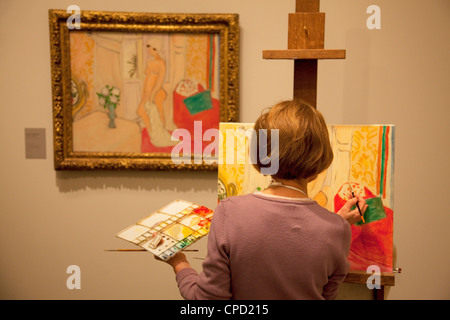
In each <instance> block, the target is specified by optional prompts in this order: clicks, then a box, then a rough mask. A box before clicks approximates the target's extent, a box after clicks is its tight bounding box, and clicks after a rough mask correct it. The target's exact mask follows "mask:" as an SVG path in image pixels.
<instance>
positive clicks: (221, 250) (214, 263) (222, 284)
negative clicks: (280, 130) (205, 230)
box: [176, 202, 231, 300]
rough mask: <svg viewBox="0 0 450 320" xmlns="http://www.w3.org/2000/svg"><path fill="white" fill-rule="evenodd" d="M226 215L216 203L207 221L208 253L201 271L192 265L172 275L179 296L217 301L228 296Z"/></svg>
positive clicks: (229, 278)
mask: <svg viewBox="0 0 450 320" xmlns="http://www.w3.org/2000/svg"><path fill="white" fill-rule="evenodd" d="M225 222H226V214H225V209H224V205H223V203H222V202H221V203H219V205H218V206H217V208H216V210H214V216H213V219H212V221H211V228H210V231H209V235H208V253H207V256H206V259H205V261H204V262H203V271H202V272H201V273H200V274H198V273H197V272H196V271H195V270H194V269H192V268H186V269H182V270H180V271H179V272H178V273H177V275H176V280H177V283H178V287H179V289H180V293H181V296H182V297H183V298H184V299H186V300H208V299H210V300H219V299H230V298H231V273H230V267H229V255H228V252H227V247H226V232H225Z"/></svg>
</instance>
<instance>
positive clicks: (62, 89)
mask: <svg viewBox="0 0 450 320" xmlns="http://www.w3.org/2000/svg"><path fill="white" fill-rule="evenodd" d="M70 16H71V14H70V13H67V12H66V11H64V10H49V25H50V51H51V79H52V80H51V81H52V100H53V146H54V167H55V170H91V169H106V170H111V169H112V170H123V169H131V170H184V169H187V170H216V169H217V164H207V163H205V162H204V161H203V163H202V164H194V162H193V161H192V162H191V164H174V163H173V162H172V160H171V157H170V154H160V153H158V154H157V153H136V154H135V153H105V152H95V153H94V152H74V151H73V141H72V138H73V135H72V120H73V119H72V112H71V109H72V101H71V87H70V86H71V68H70V65H71V64H70V42H69V34H70V32H72V30H70V29H69V28H68V27H67V24H66V22H67V20H68V18H69V17H70ZM80 22H81V24H80V27H81V30H83V31H114V32H135V33H136V32H159V33H215V34H219V37H220V61H219V64H220V66H219V68H220V78H219V79H220V121H221V122H235V121H238V110H239V108H238V103H239V16H238V15H237V14H174V13H168V14H161V13H134V12H104V11H81V14H80Z"/></svg>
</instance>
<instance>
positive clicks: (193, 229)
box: [116, 200, 213, 260]
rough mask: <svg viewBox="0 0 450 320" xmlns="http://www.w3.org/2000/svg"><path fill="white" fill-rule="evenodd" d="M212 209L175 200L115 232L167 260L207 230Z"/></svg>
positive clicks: (203, 234) (118, 235)
mask: <svg viewBox="0 0 450 320" xmlns="http://www.w3.org/2000/svg"><path fill="white" fill-rule="evenodd" d="M212 217H213V210H211V209H209V208H207V207H205V206H201V205H198V204H195V203H192V202H189V201H184V200H175V201H173V202H171V203H169V204H167V205H166V206H164V207H163V208H161V209H159V210H157V211H155V212H153V213H151V214H150V215H149V216H147V217H146V218H144V219H142V220H140V221H138V222H137V223H135V224H133V225H131V226H129V227H128V228H126V229H124V230H122V231H120V232H119V233H118V234H117V235H116V236H117V237H118V238H121V239H123V240H126V241H128V242H131V243H133V244H136V245H138V246H140V247H142V248H144V249H146V250H148V251H150V252H151V253H153V254H154V255H155V256H157V257H159V258H160V259H162V260H168V259H169V258H170V257H172V256H173V255H174V254H175V253H177V252H178V251H180V250H183V249H184V248H186V247H188V246H190V245H191V244H193V243H194V242H196V241H197V240H198V239H200V238H202V237H203V236H205V235H207V234H208V233H209V227H210V224H211V219H212Z"/></svg>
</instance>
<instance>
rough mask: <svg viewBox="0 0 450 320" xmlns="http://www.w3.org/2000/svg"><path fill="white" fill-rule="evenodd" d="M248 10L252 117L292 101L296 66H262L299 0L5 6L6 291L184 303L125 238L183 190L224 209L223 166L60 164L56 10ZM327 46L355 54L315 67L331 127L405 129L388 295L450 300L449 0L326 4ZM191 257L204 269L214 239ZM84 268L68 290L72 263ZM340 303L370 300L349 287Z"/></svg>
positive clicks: (243, 89)
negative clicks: (36, 146)
mask: <svg viewBox="0 0 450 320" xmlns="http://www.w3.org/2000/svg"><path fill="white" fill-rule="evenodd" d="M70 4H77V5H78V6H80V7H81V9H84V10H109V11H145V12H196V13H200V12H211V13H238V14H239V15H240V26H241V69H240V70H241V78H240V81H241V84H240V93H241V98H240V103H241V118H240V120H241V121H243V122H252V121H254V120H255V118H256V117H257V116H258V114H259V113H260V111H261V110H262V109H263V107H265V106H268V105H271V104H273V103H274V102H277V101H278V100H281V99H288V98H291V97H292V72H293V65H292V62H289V61H264V60H262V58H261V57H262V50H264V49H285V48H286V47H287V15H288V13H291V12H294V10H295V5H294V4H295V1H294V0H289V1H288V0H283V1H280V0H264V1H261V0H245V1H242V0H227V1H218V0H209V1H206V0H190V1H184V0H171V1H167V0H151V1H150V0H129V1H125V2H124V1H106V0H89V1H86V0H77V1H56V0H39V1H26V0H14V1H12V0H2V1H0V43H1V50H0V70H1V71H0V72H1V77H0V92H1V95H0V97H1V110H2V114H1V117H0V132H1V134H0V141H1V144H0V145H1V146H2V148H3V150H4V151H3V154H2V158H1V160H0V161H1V166H0V177H1V180H0V188H1V189H0V200H1V201H0V298H2V299H180V295H179V293H178V290H177V286H176V283H175V280H174V277H173V273H172V270H171V269H170V267H168V266H167V265H165V264H163V263H161V262H157V261H155V260H154V259H153V258H152V256H151V255H150V254H146V253H111V252H104V251H103V250H104V249H111V248H120V247H122V248H123V247H127V244H126V243H124V242H123V241H122V240H120V239H116V238H115V237H114V235H115V233H117V231H119V230H120V229H122V228H123V227H125V226H127V225H129V224H130V223H132V222H134V221H136V220H138V219H140V218H142V217H143V216H145V215H146V214H148V213H150V212H151V210H153V209H156V208H159V207H161V206H163V205H164V204H166V203H167V202H169V201H171V200H173V199H175V198H181V199H186V200H191V201H194V202H201V203H204V204H205V205H208V206H212V207H213V206H214V205H215V203H216V175H215V174H214V173H192V172H186V173H174V172H55V171H54V170H53V160H52V152H53V149H52V102H51V87H50V52H49V40H48V39H49V37H48V22H47V21H48V13H47V12H48V9H50V8H55V9H65V8H66V7H67V6H68V5H70ZM371 4H377V5H379V6H380V7H381V13H382V29H381V30H373V31H371V30H368V29H367V28H366V19H367V17H368V14H367V13H366V8H367V7H368V6H369V5H371ZM321 11H323V12H325V13H326V39H325V46H326V48H330V49H331V48H333V49H341V48H342V49H347V59H346V60H345V61H322V62H320V63H319V94H318V108H319V109H320V110H321V111H322V112H323V113H324V115H325V117H326V119H327V121H328V123H330V124H354V123H362V124H372V123H390V124H394V125H396V126H397V128H396V160H395V166H396V167H395V220H394V221H395V227H394V244H395V248H396V252H397V257H396V260H397V264H396V266H398V267H401V268H403V273H402V274H401V275H398V276H397V277H396V286H395V287H393V288H391V289H390V290H389V292H388V298H390V299H449V298H450V275H449V273H448V270H449V268H450V255H449V254H448V250H449V244H450V233H449V232H448V229H449V225H450V218H449V217H450V214H449V213H450V212H449V209H448V205H447V199H448V196H447V194H448V192H447V189H448V188H447V187H448V186H447V183H448V181H450V175H449V169H448V167H446V165H448V156H449V151H448V147H449V143H448V141H449V138H450V136H449V125H448V121H449V119H450V111H449V109H450V108H449V107H450V105H449V101H450V91H449V90H448V88H449V80H450V79H449V78H450V61H449V57H450V55H449V52H450V42H449V41H448V39H449V38H450V20H449V19H448V15H449V13H450V2H449V1H448V0H433V1H427V0H396V1H388V0H370V1H369V0H340V1H336V0H322V1H321ZM24 128H45V129H46V131H47V139H46V141H47V159H46V160H25V147H24ZM195 246H196V248H198V249H200V252H199V253H197V254H192V253H191V254H189V258H190V260H191V261H192V263H193V265H194V267H195V268H196V269H198V270H200V268H201V261H200V260H197V259H193V257H201V256H204V254H205V246H206V239H203V240H201V241H200V242H199V243H197V244H195ZM72 264H75V265H78V266H80V268H81V286H82V288H81V290H68V289H67V287H66V279H67V277H68V275H67V274H66V268H67V267H68V266H69V265H72ZM339 297H340V298H343V299H345V298H368V297H370V292H369V291H368V290H367V289H366V288H364V286H354V285H345V286H344V287H343V288H342V290H341V292H340V295H339Z"/></svg>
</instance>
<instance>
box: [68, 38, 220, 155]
mask: <svg viewBox="0 0 450 320" xmlns="http://www.w3.org/2000/svg"><path fill="white" fill-rule="evenodd" d="M70 61H71V75H72V78H71V81H72V86H71V88H72V97H73V110H72V112H73V124H72V128H73V151H74V152H130V153H170V152H171V150H172V147H173V146H174V145H176V144H177V143H178V141H176V140H175V141H172V140H173V139H172V137H171V134H172V132H173V131H174V130H175V129H177V128H183V129H187V130H188V131H189V132H190V133H191V134H192V135H193V134H194V121H201V122H202V130H203V131H206V130H208V129H210V128H215V129H218V128H219V105H220V103H219V99H220V97H219V93H220V89H219V36H218V34H169V33H117V32H116V33H115V32H83V31H79V32H71V33H70Z"/></svg>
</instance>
